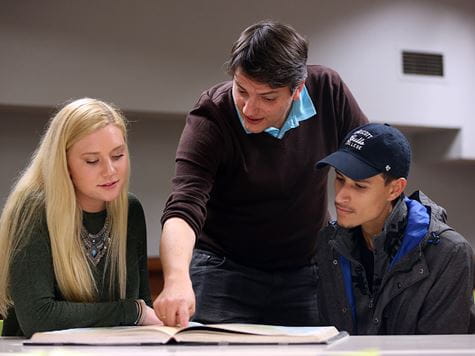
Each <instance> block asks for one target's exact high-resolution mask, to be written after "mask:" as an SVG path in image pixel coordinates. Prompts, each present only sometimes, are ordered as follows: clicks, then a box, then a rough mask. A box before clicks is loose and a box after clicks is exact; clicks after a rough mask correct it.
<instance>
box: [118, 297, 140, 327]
mask: <svg viewBox="0 0 475 356" xmlns="http://www.w3.org/2000/svg"><path fill="white" fill-rule="evenodd" d="M137 317H138V309H137V303H136V302H135V299H127V300H124V301H123V317H122V322H121V325H135V324H134V323H135V321H136V320H137Z"/></svg>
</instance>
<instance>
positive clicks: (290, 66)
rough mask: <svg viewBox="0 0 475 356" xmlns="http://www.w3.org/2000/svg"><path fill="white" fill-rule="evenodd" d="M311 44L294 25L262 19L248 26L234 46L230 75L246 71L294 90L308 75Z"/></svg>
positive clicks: (272, 84) (230, 59)
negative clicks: (309, 47)
mask: <svg viewBox="0 0 475 356" xmlns="http://www.w3.org/2000/svg"><path fill="white" fill-rule="evenodd" d="M307 56H308V44H307V40H306V39H305V38H303V37H302V36H301V35H300V34H298V32H297V31H295V30H294V29H293V28H292V27H291V26H289V25H284V24H281V23H278V22H274V21H261V22H258V23H256V24H254V25H252V26H249V27H248V28H246V29H245V30H244V31H243V32H242V33H241V36H240V37H239V39H238V40H237V41H236V42H235V43H234V45H233V47H232V49H231V55H230V58H229V61H228V62H227V70H228V73H229V74H230V75H232V76H233V75H234V73H235V72H236V71H237V70H238V69H239V68H240V69H241V70H242V71H243V72H244V74H245V75H247V76H249V77H250V78H251V79H253V80H256V81H258V82H261V83H266V84H268V85H269V86H270V87H272V88H280V87H286V86H287V87H289V88H290V90H291V91H292V92H293V91H294V90H295V88H297V86H298V85H299V84H300V83H302V82H303V81H305V79H306V78H307Z"/></svg>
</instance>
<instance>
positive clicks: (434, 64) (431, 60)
mask: <svg viewBox="0 0 475 356" xmlns="http://www.w3.org/2000/svg"><path fill="white" fill-rule="evenodd" d="M402 71H403V73H404V74H417V75H431V76H436V77H443V76H444V57H443V56H442V55H441V54H434V53H423V52H408V51H403V52H402Z"/></svg>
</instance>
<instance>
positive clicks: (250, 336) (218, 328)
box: [174, 324, 339, 344]
mask: <svg viewBox="0 0 475 356" xmlns="http://www.w3.org/2000/svg"><path fill="white" fill-rule="evenodd" d="M337 335H339V332H338V330H337V329H336V328H335V327H333V326H325V327H289V326H274V325H257V324H211V325H204V326H201V327H191V328H186V329H182V330H180V331H179V332H178V333H177V334H176V335H175V336H174V339H175V340H176V341H178V342H196V343H244V344H245V343H259V344H260V343H265V344H268V343H276V344H277V343H284V344H296V343H322V342H327V341H328V340H329V339H331V338H333V337H335V336H337Z"/></svg>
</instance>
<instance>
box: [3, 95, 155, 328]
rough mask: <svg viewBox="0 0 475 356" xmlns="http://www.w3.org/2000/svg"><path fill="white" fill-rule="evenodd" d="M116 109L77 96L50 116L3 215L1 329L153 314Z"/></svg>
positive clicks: (145, 320)
mask: <svg viewBox="0 0 475 356" xmlns="http://www.w3.org/2000/svg"><path fill="white" fill-rule="evenodd" d="M128 181H129V156H128V149H127V137H126V126H125V121H124V118H123V117H122V116H121V114H120V113H119V112H118V111H117V110H116V109H114V108H113V107H111V106H110V105H108V104H106V103H104V102H102V101H99V100H95V99H89V98H85V99H79V100H76V101H73V102H71V103H70V104H68V105H66V106H64V107H63V108H62V109H61V110H60V111H59V112H58V113H57V114H56V116H54V117H53V118H52V119H51V121H50V124H49V127H48V129H47V131H46V133H45V134H44V136H43V138H42V140H41V143H40V145H39V147H38V149H37V150H36V152H35V154H34V155H33V158H32V160H31V163H30V165H29V166H28V168H27V169H26V170H25V171H24V173H23V174H22V176H21V177H20V179H19V180H18V182H17V183H16V185H15V186H14V187H13V189H12V191H11V193H10V195H9V197H8V199H7V202H6V205H5V207H4V209H3V212H2V215H1V218H0V251H2V254H3V258H2V259H1V260H0V314H1V315H2V316H3V318H4V319H5V321H4V327H3V335H24V336H27V337H29V336H31V335H32V334H33V333H34V332H37V331H45V330H55V329H65V328H74V327H92V326H116V325H134V324H136V325H146V324H154V323H160V320H159V319H158V318H157V317H156V316H155V313H154V312H153V310H152V309H151V308H150V307H149V305H150V304H151V301H150V291H149V286H148V275H147V256H146V229H145V218H144V213H143V210H142V207H141V205H140V202H139V201H138V200H137V199H136V198H135V197H134V196H132V195H130V194H128Z"/></svg>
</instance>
